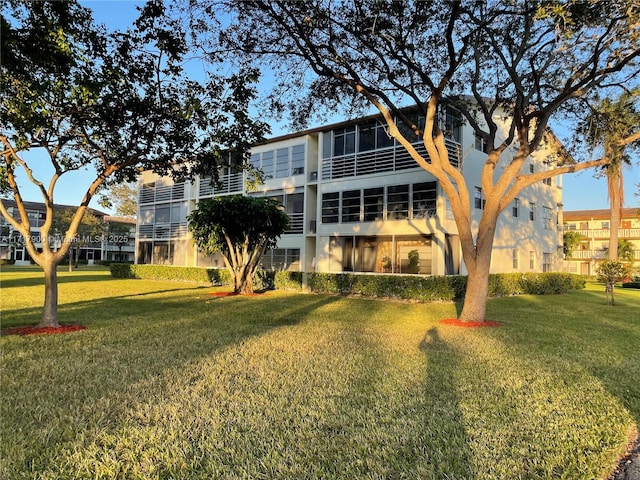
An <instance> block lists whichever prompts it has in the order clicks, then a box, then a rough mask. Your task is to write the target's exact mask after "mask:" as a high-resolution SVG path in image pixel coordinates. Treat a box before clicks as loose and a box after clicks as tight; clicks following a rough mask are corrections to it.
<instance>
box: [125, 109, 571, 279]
mask: <svg viewBox="0 0 640 480" xmlns="http://www.w3.org/2000/svg"><path fill="white" fill-rule="evenodd" d="M374 120H375V119H372V118H368V119H363V120H361V121H356V122H351V123H347V122H345V123H343V124H336V125H331V126H327V127H323V128H319V129H315V130H311V131H308V132H303V133H301V134H298V135H288V136H285V137H279V138H276V139H273V140H270V141H268V142H267V143H265V144H263V145H259V146H256V147H254V148H253V149H252V151H251V154H252V160H251V161H252V163H253V164H254V166H256V167H258V168H263V169H265V167H266V170H267V171H268V172H269V174H268V175H267V178H266V179H265V181H264V184H262V185H261V186H260V187H259V188H258V190H257V191H253V192H247V189H246V186H245V185H246V181H247V180H249V177H248V174H247V173H238V174H234V173H232V174H227V172H226V171H224V170H223V171H222V176H221V181H222V184H223V185H222V186H217V187H211V186H210V184H209V182H208V180H207V179H196V181H195V182H194V183H193V184H186V185H185V184H179V185H176V184H174V183H173V181H172V180H171V179H167V178H158V177H157V176H155V175H154V174H152V173H150V172H144V173H143V174H142V175H141V177H140V181H139V186H140V190H139V214H138V239H137V242H138V244H137V247H136V251H137V257H136V261H137V262H138V263H166V264H173V265H185V266H217V267H223V266H224V265H223V263H222V261H221V259H220V258H216V257H213V258H205V257H203V256H202V255H201V254H199V253H198V251H197V248H195V247H194V246H193V244H192V241H191V238H190V236H189V233H188V231H187V228H186V215H187V214H188V213H189V212H190V211H192V210H193V209H194V208H196V204H197V202H198V200H200V199H202V198H210V197H212V196H214V195H227V194H235V193H243V194H249V195H259V196H263V195H264V196H269V197H277V198H279V199H280V200H282V201H283V203H284V206H285V210H286V211H287V213H288V214H289V215H290V216H291V218H292V230H291V231H290V232H287V233H286V234H285V235H283V236H282V237H281V238H280V240H279V242H278V246H277V249H276V250H275V251H273V252H270V253H269V255H268V256H267V257H266V258H265V261H264V266H265V268H287V269H294V270H302V271H305V272H312V271H319V272H342V271H355V272H363V273H419V274H425V275H445V274H458V273H462V274H464V273H466V269H465V267H464V264H463V262H462V260H461V258H462V257H461V252H460V243H459V240H458V230H457V226H456V224H455V221H454V220H453V216H452V213H451V211H450V208H449V206H448V202H447V201H446V199H445V197H444V196H443V193H442V190H441V188H440V186H439V185H438V183H437V182H436V180H435V178H434V177H433V176H431V175H430V174H429V173H427V172H425V171H424V170H422V169H421V168H420V167H418V166H417V165H416V164H415V162H414V161H413V160H412V159H410V158H409V157H408V154H407V152H406V151H405V150H404V149H403V148H402V147H401V146H394V145H393V143H392V142H390V141H389V140H388V138H384V135H385V134H384V131H383V129H382V128H380V127H376V125H375V123H374ZM449 120H450V119H449V117H447V121H449ZM418 121H419V120H418ZM356 124H358V127H354V126H355V125H356ZM449 131H452V132H453V133H452V135H450V137H449V138H448V139H447V146H448V149H449V152H450V158H451V159H452V161H453V162H456V163H457V164H458V165H459V168H461V169H462V172H463V175H464V177H465V180H466V182H467V186H468V188H469V190H470V195H471V201H472V206H473V205H474V203H475V201H476V199H475V198H474V194H475V186H478V185H480V180H479V179H480V172H481V170H482V167H483V165H484V161H485V159H486V154H485V153H483V152H482V151H481V150H479V149H478V148H476V147H477V145H476V142H475V137H474V134H473V130H472V129H471V128H470V127H469V126H466V125H462V124H460V125H457V126H455V127H454V128H450V129H449ZM416 140H417V139H416ZM341 142H342V143H341ZM363 142H373V143H372V144H370V145H369V147H363V145H365V144H364V143H363ZM376 142H377V143H376ZM415 145H416V147H417V148H418V150H419V151H420V149H422V150H424V147H423V146H420V144H419V142H416V144H415ZM303 146H304V153H303V157H302V158H303V160H302V161H301V160H300V158H301V157H300V155H301V151H302V150H301V149H302V147H303ZM480 148H481V147H480ZM271 152H272V153H271ZM287 152H288V153H287ZM287 155H288V157H287ZM286 158H288V162H289V163H288V164H287V161H286ZM507 160H510V158H506V159H505V160H504V161H505V162H506V161H507ZM543 160H544V156H543V154H540V153H539V154H538V155H537V156H535V157H534V158H532V159H531V162H530V163H531V164H532V165H533V168H534V170H536V171H537V170H538V169H540V168H545V167H544V163H543ZM501 167H502V165H499V166H498V168H497V169H496V170H497V171H501V170H502V168H501ZM526 168H529V166H528V165H527V166H526ZM561 198H562V189H561V184H560V179H559V178H556V179H553V180H552V182H551V185H547V184H543V183H540V184H539V185H535V186H532V187H530V188H529V189H527V190H526V191H525V192H523V193H522V195H521V197H520V198H519V199H518V200H519V205H518V209H517V210H518V211H517V216H514V211H513V207H512V206H510V207H509V208H508V209H507V210H506V211H505V212H504V213H503V214H502V215H501V218H500V220H499V222H498V227H497V231H496V237H495V243H494V255H493V261H492V272H496V273H497V272H513V271H536V272H539V271H543V269H544V270H549V271H554V270H558V263H557V262H558V248H561V245H562V242H561V228H559V227H558V219H561V218H562V209H561V205H562V203H561ZM479 200H480V199H479ZM481 205H482V204H481V202H480V203H479V204H477V206H478V207H479V208H472V222H473V224H474V227H475V228H477V224H478V222H479V220H480V217H481V214H482V208H481ZM532 205H535V208H534V213H533V217H532V218H533V219H530V217H529V210H530V208H531V206H532ZM174 208H175V212H176V215H175V217H174V215H173V212H174ZM543 208H544V209H548V210H544V211H545V212H546V213H547V215H546V216H543ZM167 209H169V210H170V211H171V213H170V214H169V216H168V217H167V213H166V212H167ZM158 216H160V217H161V218H160V220H162V221H158ZM185 245H187V246H186V247H185ZM298 255H299V257H298Z"/></svg>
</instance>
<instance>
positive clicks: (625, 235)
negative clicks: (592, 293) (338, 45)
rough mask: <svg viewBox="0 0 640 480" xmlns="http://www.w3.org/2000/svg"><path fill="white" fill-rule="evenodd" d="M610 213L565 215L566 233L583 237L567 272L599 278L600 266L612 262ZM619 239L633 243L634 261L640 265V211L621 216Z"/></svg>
mask: <svg viewBox="0 0 640 480" xmlns="http://www.w3.org/2000/svg"><path fill="white" fill-rule="evenodd" d="M610 217H611V211H610V210H609V209H603V210H574V211H566V212H564V229H565V231H574V232H577V233H578V234H579V235H580V237H579V238H580V240H579V244H578V247H577V248H576V249H575V250H573V251H572V252H571V253H570V255H567V256H566V257H565V259H564V262H563V270H564V271H565V272H570V273H579V274H582V275H595V274H596V268H597V266H598V263H599V262H601V261H603V260H606V259H607V258H609V236H610V228H609V227H610V224H609V222H610V220H609V219H610ZM618 238H619V239H624V240H627V241H629V242H630V244H631V246H632V249H633V255H634V261H636V262H637V261H640V208H624V209H623V210H622V212H621V215H620V225H619V229H618Z"/></svg>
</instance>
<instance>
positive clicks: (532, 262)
mask: <svg viewBox="0 0 640 480" xmlns="http://www.w3.org/2000/svg"><path fill="white" fill-rule="evenodd" d="M529 268H530V269H531V270H533V269H535V268H536V252H529Z"/></svg>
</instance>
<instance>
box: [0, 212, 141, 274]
mask: <svg viewBox="0 0 640 480" xmlns="http://www.w3.org/2000/svg"><path fill="white" fill-rule="evenodd" d="M3 203H4V204H5V206H6V207H7V211H8V212H9V214H10V215H12V216H13V217H14V218H15V219H17V220H18V221H19V220H20V213H19V212H18V208H17V206H16V203H15V201H14V200H3ZM24 206H25V209H26V211H27V216H28V217H29V220H30V224H31V236H32V239H33V241H34V244H35V247H36V248H37V249H38V250H41V248H42V242H41V241H40V227H41V226H42V225H43V224H44V222H45V219H46V208H45V205H44V203H41V202H24ZM76 208H77V207H73V206H69V205H55V206H54V209H55V210H64V209H74V210H75V209H76ZM90 213H91V214H92V215H94V216H95V217H97V218H98V219H99V220H100V222H101V226H100V229H99V230H98V231H95V232H91V234H90V235H79V236H78V238H77V243H76V244H75V245H74V246H73V248H72V249H71V253H72V255H73V258H74V259H75V258H76V256H77V258H78V260H80V261H83V262H85V261H86V262H87V263H88V264H93V263H95V262H98V261H101V260H109V261H119V262H133V261H134V257H135V235H136V220H135V219H133V218H123V217H113V216H109V215H107V214H106V213H104V212H101V211H99V210H95V209H90ZM58 233H61V232H58ZM51 237H52V242H51V245H52V247H53V249H54V250H57V249H58V248H60V242H61V237H60V235H59V234H58V235H51ZM85 237H86V238H85ZM0 259H3V260H8V261H10V262H12V263H14V264H15V265H31V263H32V262H31V257H30V256H29V252H28V251H27V248H26V247H25V244H24V239H23V238H22V235H21V234H20V233H18V231H16V230H15V229H14V228H13V226H12V225H11V224H10V223H9V222H7V220H6V219H5V218H4V217H3V216H1V215H0Z"/></svg>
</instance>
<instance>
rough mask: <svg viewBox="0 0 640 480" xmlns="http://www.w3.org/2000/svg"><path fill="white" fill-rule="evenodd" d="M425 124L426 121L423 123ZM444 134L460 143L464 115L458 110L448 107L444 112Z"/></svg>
mask: <svg viewBox="0 0 640 480" xmlns="http://www.w3.org/2000/svg"><path fill="white" fill-rule="evenodd" d="M423 125H424V123H423ZM442 127H443V128H442V130H443V131H444V134H445V135H446V136H448V137H449V138H452V139H454V140H455V141H456V142H458V143H460V140H461V139H462V115H461V114H460V112H459V111H458V110H455V109H453V108H451V107H447V108H446V110H445V114H444V125H443V126H442Z"/></svg>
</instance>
